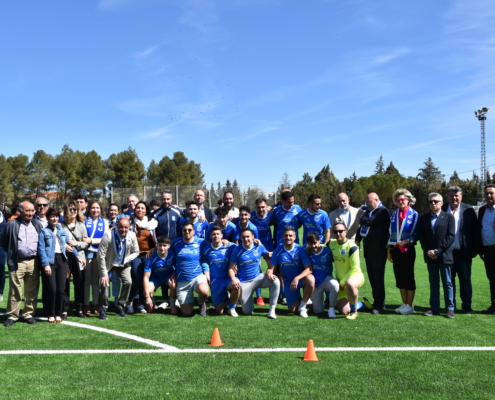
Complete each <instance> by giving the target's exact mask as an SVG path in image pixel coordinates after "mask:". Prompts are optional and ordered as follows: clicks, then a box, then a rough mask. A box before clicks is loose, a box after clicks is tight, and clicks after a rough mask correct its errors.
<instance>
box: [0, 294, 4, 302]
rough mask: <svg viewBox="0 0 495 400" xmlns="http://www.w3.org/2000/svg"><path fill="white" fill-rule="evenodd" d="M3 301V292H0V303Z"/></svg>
mask: <svg viewBox="0 0 495 400" xmlns="http://www.w3.org/2000/svg"><path fill="white" fill-rule="evenodd" d="M2 301H3V294H0V303H1V302H2Z"/></svg>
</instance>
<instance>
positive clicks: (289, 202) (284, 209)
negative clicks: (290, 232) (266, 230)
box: [273, 190, 302, 245]
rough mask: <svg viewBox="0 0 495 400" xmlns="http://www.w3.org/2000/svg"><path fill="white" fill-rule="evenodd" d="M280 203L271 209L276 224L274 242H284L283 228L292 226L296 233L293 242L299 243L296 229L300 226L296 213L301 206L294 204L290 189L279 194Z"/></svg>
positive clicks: (299, 210)
mask: <svg viewBox="0 0 495 400" xmlns="http://www.w3.org/2000/svg"><path fill="white" fill-rule="evenodd" d="M280 201H281V203H282V204H281V205H280V206H278V207H277V208H275V209H274V210H273V218H274V220H275V224H276V227H277V229H276V235H275V238H276V243H277V245H279V244H283V243H284V238H283V236H284V229H285V228H286V227H288V226H292V227H293V228H294V232H295V233H296V239H295V242H296V243H299V238H298V236H297V229H298V228H299V227H300V226H301V223H300V222H299V218H298V217H297V215H298V214H299V213H300V212H301V211H302V209H301V207H299V206H298V205H295V204H294V194H293V193H292V192H291V191H289V190H288V191H285V192H282V194H281V195H280Z"/></svg>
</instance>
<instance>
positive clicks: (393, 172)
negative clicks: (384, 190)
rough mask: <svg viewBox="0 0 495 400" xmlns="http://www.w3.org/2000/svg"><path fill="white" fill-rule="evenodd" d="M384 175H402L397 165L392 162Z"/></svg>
mask: <svg viewBox="0 0 495 400" xmlns="http://www.w3.org/2000/svg"><path fill="white" fill-rule="evenodd" d="M384 173H385V175H400V172H399V170H398V169H397V168H395V165H394V163H393V162H392V161H390V164H388V167H387V169H386V170H385V172H384Z"/></svg>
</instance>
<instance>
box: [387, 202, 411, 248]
mask: <svg viewBox="0 0 495 400" xmlns="http://www.w3.org/2000/svg"><path fill="white" fill-rule="evenodd" d="M417 222H418V213H417V212H416V211H414V210H413V209H412V208H411V207H409V210H407V214H406V218H404V221H402V226H401V227H400V228H399V209H397V210H395V211H394V213H393V214H392V216H391V217H390V239H389V241H388V244H397V242H400V241H402V240H407V239H411V235H412V233H413V232H414V228H415V226H416V223H417Z"/></svg>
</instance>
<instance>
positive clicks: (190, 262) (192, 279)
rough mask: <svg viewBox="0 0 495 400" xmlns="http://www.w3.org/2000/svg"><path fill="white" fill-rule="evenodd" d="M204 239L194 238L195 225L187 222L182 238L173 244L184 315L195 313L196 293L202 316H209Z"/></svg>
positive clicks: (178, 292)
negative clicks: (204, 263)
mask: <svg viewBox="0 0 495 400" xmlns="http://www.w3.org/2000/svg"><path fill="white" fill-rule="evenodd" d="M202 242H203V239H200V238H197V237H195V236H194V225H193V224H192V223H191V222H185V223H184V225H182V237H180V238H177V239H175V240H174V241H173V242H172V245H171V249H172V251H173V252H174V253H175V273H176V275H177V288H176V291H177V299H178V300H179V305H180V310H181V313H182V315H184V316H190V315H192V312H193V304H194V292H196V293H197V294H198V303H199V306H200V314H201V315H202V316H206V315H207V311H206V304H205V301H206V298H207V297H208V293H209V287H208V281H207V279H206V275H205V274H204V271H203V266H202V265H201V251H200V246H201V243H202Z"/></svg>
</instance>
